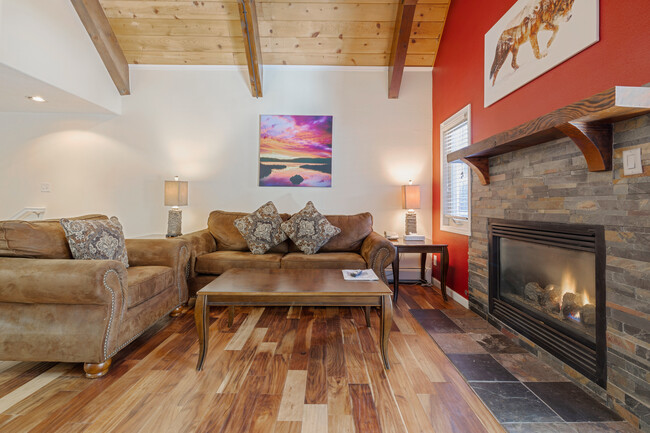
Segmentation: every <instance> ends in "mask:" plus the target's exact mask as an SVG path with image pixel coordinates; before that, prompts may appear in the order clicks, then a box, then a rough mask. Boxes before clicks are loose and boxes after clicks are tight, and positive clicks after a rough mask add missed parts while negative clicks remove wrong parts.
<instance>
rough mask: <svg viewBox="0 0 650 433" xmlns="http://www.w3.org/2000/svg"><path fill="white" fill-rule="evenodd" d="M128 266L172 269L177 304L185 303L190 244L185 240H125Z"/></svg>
mask: <svg viewBox="0 0 650 433" xmlns="http://www.w3.org/2000/svg"><path fill="white" fill-rule="evenodd" d="M126 253H127V255H128V256H129V266H169V267H170V268H172V269H174V279H175V282H176V286H177V287H178V302H179V303H180V304H184V303H185V302H187V298H188V293H187V276H188V275H187V274H188V263H189V260H190V244H189V242H187V241H186V240H185V239H180V238H171V239H127V240H126Z"/></svg>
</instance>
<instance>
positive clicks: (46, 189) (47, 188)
mask: <svg viewBox="0 0 650 433" xmlns="http://www.w3.org/2000/svg"><path fill="white" fill-rule="evenodd" d="M41 192H52V186H51V185H50V184H49V183H48V182H43V183H41Z"/></svg>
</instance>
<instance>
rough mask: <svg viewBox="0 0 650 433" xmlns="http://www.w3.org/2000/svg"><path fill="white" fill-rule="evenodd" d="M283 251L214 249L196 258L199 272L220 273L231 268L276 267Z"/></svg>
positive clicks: (196, 266) (278, 265)
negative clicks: (257, 251)
mask: <svg viewBox="0 0 650 433" xmlns="http://www.w3.org/2000/svg"><path fill="white" fill-rule="evenodd" d="M282 256H283V253H266V254H261V255H259V254H253V253H251V252H250V251H215V252H214V253H209V254H203V255H202V256H199V257H197V258H196V265H195V269H196V272H197V273H199V274H212V275H220V274H223V273H224V272H225V271H227V270H228V269H232V268H248V269H277V268H279V267H280V260H281V259H282Z"/></svg>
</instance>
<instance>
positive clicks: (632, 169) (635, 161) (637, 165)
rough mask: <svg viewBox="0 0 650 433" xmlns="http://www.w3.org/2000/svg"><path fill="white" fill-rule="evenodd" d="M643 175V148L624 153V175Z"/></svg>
mask: <svg viewBox="0 0 650 433" xmlns="http://www.w3.org/2000/svg"><path fill="white" fill-rule="evenodd" d="M641 173H643V165H642V164H641V148H640V147H637V148H636V149H630V150H625V151H623V174H624V175H625V176H629V175H632V174H641Z"/></svg>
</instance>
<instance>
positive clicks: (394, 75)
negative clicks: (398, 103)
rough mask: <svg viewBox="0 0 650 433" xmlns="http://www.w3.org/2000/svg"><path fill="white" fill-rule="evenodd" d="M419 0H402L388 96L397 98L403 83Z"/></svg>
mask: <svg viewBox="0 0 650 433" xmlns="http://www.w3.org/2000/svg"><path fill="white" fill-rule="evenodd" d="M417 2H418V0H400V4H399V7H398V9H397V17H396V19H395V29H394V31H393V47H392V49H391V52H390V61H389V63H388V97H389V98H397V97H398V96H399V89H400V86H401V85H402V74H403V73H404V65H405V64H406V52H407V51H408V47H409V38H410V37H411V26H412V25H413V16H414V15H415V6H416V5H417Z"/></svg>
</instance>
